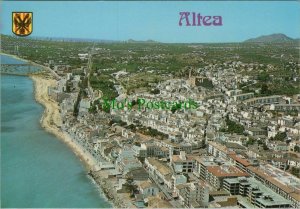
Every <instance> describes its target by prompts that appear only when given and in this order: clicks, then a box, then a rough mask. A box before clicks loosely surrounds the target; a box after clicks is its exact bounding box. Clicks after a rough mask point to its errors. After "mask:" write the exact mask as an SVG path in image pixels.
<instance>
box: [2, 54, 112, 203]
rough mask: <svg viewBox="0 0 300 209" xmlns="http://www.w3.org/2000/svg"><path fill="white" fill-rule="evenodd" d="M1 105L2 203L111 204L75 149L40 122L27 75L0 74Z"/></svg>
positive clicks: (39, 111)
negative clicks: (94, 181)
mask: <svg viewBox="0 0 300 209" xmlns="http://www.w3.org/2000/svg"><path fill="white" fill-rule="evenodd" d="M2 58H3V57H2ZM2 61H3V60H2ZM2 63H4V62H2ZM1 106H2V107H1V207H14V208H17V207H20V208H22V207H27V208H36V207H48V208H49V207H64V208H69V207H77V208H83V207H89V208H97V207H98V208H99V207H111V205H110V204H109V202H108V201H107V200H106V199H105V198H104V197H102V195H100V193H101V192H100V191H99V190H98V189H97V187H96V186H95V185H94V184H93V183H92V181H91V180H90V179H89V178H88V176H87V175H86V170H85V168H84V166H83V165H82V163H81V162H80V161H79V159H78V158H77V157H76V156H75V154H73V152H72V151H71V150H70V149H69V148H68V147H67V146H66V145H65V144H64V143H63V142H61V141H60V140H58V139H57V138H55V137H54V136H53V135H51V134H48V133H47V132H45V131H44V130H43V129H42V128H41V127H40V124H39V120H40V118H41V115H42V112H43V107H42V106H41V105H39V104H38V103H36V102H35V100H34V95H33V82H32V81H31V80H30V79H29V78H28V77H21V76H8V75H2V76H1Z"/></svg>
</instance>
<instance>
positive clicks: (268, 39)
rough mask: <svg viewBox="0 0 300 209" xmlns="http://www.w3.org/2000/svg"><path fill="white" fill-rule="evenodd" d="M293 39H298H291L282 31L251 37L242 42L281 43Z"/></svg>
mask: <svg viewBox="0 0 300 209" xmlns="http://www.w3.org/2000/svg"><path fill="white" fill-rule="evenodd" d="M293 41H299V39H293V38H290V37H288V36H287V35H285V34H282V33H276V34H271V35H266V36H259V37H257V38H251V39H248V40H246V41H244V42H248V43H282V42H293Z"/></svg>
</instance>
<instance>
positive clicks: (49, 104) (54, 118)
mask: <svg viewBox="0 0 300 209" xmlns="http://www.w3.org/2000/svg"><path fill="white" fill-rule="evenodd" d="M30 77H31V78H32V80H33V81H34V86H35V88H34V89H35V99H36V101H37V102H39V103H40V104H42V105H43V106H44V107H45V110H44V113H43V116H42V118H41V120H40V123H41V126H42V127H43V128H44V129H45V130H46V131H48V132H50V133H52V134H54V135H55V136H56V137H58V138H59V139H61V140H63V141H64V142H65V143H66V144H67V145H68V146H69V147H70V148H71V149H72V150H73V151H74V152H75V154H76V155H78V156H79V157H80V159H81V160H82V161H83V162H84V163H85V165H86V166H87V168H88V169H89V170H94V169H95V166H96V161H95V160H94V158H93V157H92V156H91V155H90V154H89V153H86V152H84V151H83V148H82V147H81V146H80V145H79V144H77V143H76V142H74V141H73V140H72V139H71V137H70V136H69V135H68V134H67V133H64V132H62V131H61V129H60V127H61V123H62V120H61V116H60V113H59V106H58V104H57V103H56V102H55V101H52V100H51V99H50V98H49V97H48V87H55V86H56V80H54V79H51V78H49V77H48V78H46V77H45V76H42V75H31V76H30Z"/></svg>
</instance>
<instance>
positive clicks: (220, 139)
mask: <svg viewBox="0 0 300 209" xmlns="http://www.w3.org/2000/svg"><path fill="white" fill-rule="evenodd" d="M82 56H83V55H82ZM238 65H242V63H239V62H236V63H232V64H228V65H227V68H226V70H224V69H217V70H211V68H213V66H208V67H206V68H207V69H206V68H205V69H204V70H203V71H201V72H200V73H199V76H198V77H195V76H190V77H189V78H188V79H170V80H167V81H165V82H161V83H159V84H158V85H157V86H156V88H157V89H158V90H159V93H158V94H155V95H154V94H151V93H149V92H138V93H134V94H130V95H126V98H127V99H128V100H135V99H136V98H146V99H147V98H148V99H151V100H157V101H160V100H168V101H183V100H188V99H193V100H194V101H196V102H197V104H198V108H197V109H180V110H175V111H170V110H159V111H158V110H147V109H144V110H142V111H140V110H137V109H136V108H132V109H131V110H127V109H126V108H125V109H122V110H118V109H111V110H110V111H109V112H104V111H101V107H99V106H95V104H94V100H95V98H100V99H101V92H97V91H94V90H92V89H90V87H89V88H86V89H84V91H85V94H84V96H83V97H81V98H79V97H78V94H79V92H80V91H82V89H81V90H80V83H81V82H82V76H79V75H75V74H72V73H69V74H67V75H66V76H64V77H63V78H62V79H61V80H59V81H58V85H57V86H58V87H57V88H55V89H49V95H50V96H51V98H52V99H53V100H55V101H57V102H59V103H60V108H61V114H62V118H63V125H62V129H63V130H64V131H65V132H67V133H68V134H70V135H71V136H72V138H73V140H74V142H76V143H78V144H80V145H81V146H82V147H83V148H84V149H85V151H86V152H89V153H91V154H92V156H94V158H95V159H96V160H97V162H98V166H96V167H95V168H94V169H96V170H97V169H98V170H100V169H102V170H107V172H109V173H110V177H111V178H114V179H115V180H116V181H117V182H118V185H119V184H120V185H121V188H122V184H123V183H125V182H126V179H128V178H130V179H132V180H133V182H134V184H135V185H136V189H135V190H134V191H133V198H132V201H133V202H134V203H135V204H136V205H137V206H138V207H146V206H147V204H148V203H149V201H150V200H151V198H153V197H155V198H158V199H159V200H161V201H164V202H165V203H166V202H167V203H168V204H169V205H170V207H178V206H180V207H188V208H189V207H194V208H199V207H243V208H252V207H258V208H292V207H293V208H299V207H300V195H299V193H300V180H299V178H297V177H296V176H294V175H295V173H293V174H294V175H293V174H291V170H292V169H299V168H300V161H299V157H300V154H299V151H300V142H299V136H300V120H299V115H296V116H295V115H290V114H288V111H299V103H298V101H296V100H294V99H293V98H292V97H286V96H283V95H273V96H264V97H261V96H257V92H255V91H254V92H248V93H244V92H243V91H242V90H241V89H238V88H237V82H244V81H245V82H248V81H249V80H251V78H249V77H245V76H241V75H239V74H237V73H236V72H235V70H234V67H236V66H238ZM83 73H86V72H85V71H84V70H83ZM210 85H213V88H210V87H209V86H210ZM118 89H119V90H118V91H120V89H122V88H121V87H120V86H118ZM232 89H233V90H232ZM123 96H124V95H123ZM117 99H121V98H117ZM76 105H77V106H78V108H77V111H78V114H77V115H76V117H74V109H75V106H76ZM92 108H94V109H95V110H96V111H91V109H92ZM237 127H242V131H240V130H241V128H240V129H239V130H238V131H236V130H237ZM298 171H299V170H298ZM118 185H116V188H117V187H118ZM118 188H119V187H118Z"/></svg>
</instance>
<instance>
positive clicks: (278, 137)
mask: <svg viewBox="0 0 300 209" xmlns="http://www.w3.org/2000/svg"><path fill="white" fill-rule="evenodd" d="M286 136H287V135H286V133H285V132H278V133H277V134H276V135H275V137H274V138H271V140H275V141H284V139H285V138H286Z"/></svg>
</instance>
